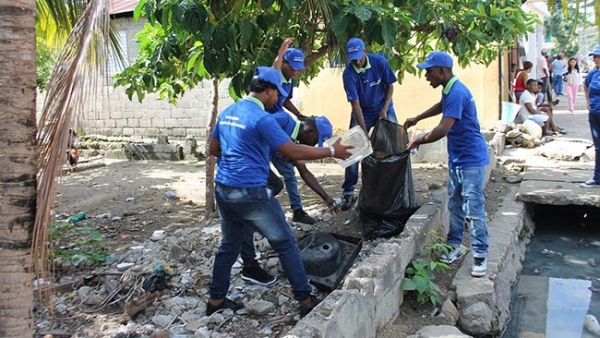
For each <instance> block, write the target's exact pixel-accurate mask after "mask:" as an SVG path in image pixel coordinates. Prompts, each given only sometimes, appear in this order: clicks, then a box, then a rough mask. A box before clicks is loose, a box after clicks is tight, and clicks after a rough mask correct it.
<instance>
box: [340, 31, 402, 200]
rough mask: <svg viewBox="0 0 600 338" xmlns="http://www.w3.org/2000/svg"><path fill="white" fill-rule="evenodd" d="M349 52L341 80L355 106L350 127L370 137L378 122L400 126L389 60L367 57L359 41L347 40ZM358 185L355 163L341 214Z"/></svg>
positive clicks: (349, 173)
mask: <svg viewBox="0 0 600 338" xmlns="http://www.w3.org/2000/svg"><path fill="white" fill-rule="evenodd" d="M346 51H347V53H348V60H349V61H350V62H349V63H348V65H347V66H346V68H345V69H344V73H343V75H342V79H343V82H344V90H345V91H346V98H347V99H348V102H350V106H351V107H352V116H351V118H350V128H352V127H354V126H356V125H359V126H360V127H361V128H362V129H363V130H364V132H365V133H366V134H367V135H369V131H370V130H371V128H373V126H375V123H376V122H377V121H378V120H379V119H386V120H389V121H392V122H394V123H397V122H398V120H397V119H396V113H395V111H394V104H393V102H392V95H393V94H394V83H395V82H396V81H397V80H398V79H397V78H396V75H395V74H394V71H393V70H392V68H391V67H390V65H389V64H388V62H387V60H386V59H385V58H384V57H382V56H381V55H377V54H367V48H366V47H365V43H364V42H363V41H362V40H361V39H359V38H352V39H350V40H348V43H347V44H346ZM357 182H358V163H355V164H353V165H351V166H349V167H348V168H346V172H345V174H344V183H343V184H342V189H343V196H342V204H341V207H340V209H341V210H342V211H346V210H350V209H351V208H352V207H353V206H354V203H355V202H356V198H355V197H354V187H355V186H356V183H357Z"/></svg>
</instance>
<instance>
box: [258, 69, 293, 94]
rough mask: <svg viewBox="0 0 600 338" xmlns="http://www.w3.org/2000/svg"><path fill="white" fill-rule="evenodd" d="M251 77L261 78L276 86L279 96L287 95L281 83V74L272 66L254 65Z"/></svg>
mask: <svg viewBox="0 0 600 338" xmlns="http://www.w3.org/2000/svg"><path fill="white" fill-rule="evenodd" d="M252 79H257V80H263V81H266V82H269V83H270V84H272V85H275V86H276V87H277V90H278V91H279V95H280V96H284V97H287V95H288V92H287V91H286V90H285V89H283V86H282V85H281V74H279V72H278V71H277V70H275V68H273V67H256V70H254V76H253V77H252Z"/></svg>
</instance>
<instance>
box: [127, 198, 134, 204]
mask: <svg viewBox="0 0 600 338" xmlns="http://www.w3.org/2000/svg"><path fill="white" fill-rule="evenodd" d="M125 202H127V203H129V202H135V198H133V197H127V198H126V199H125Z"/></svg>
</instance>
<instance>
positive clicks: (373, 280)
mask: <svg viewBox="0 0 600 338" xmlns="http://www.w3.org/2000/svg"><path fill="white" fill-rule="evenodd" d="M446 203H447V193H446V192H445V191H439V192H437V193H436V194H435V195H434V197H433V199H432V201H431V202H429V203H427V204H426V205H423V206H422V207H421V208H419V209H418V210H417V212H415V214H414V215H413V216H412V217H411V218H410V219H409V220H408V222H407V223H406V225H405V228H404V231H402V233H401V234H400V235H399V237H397V238H391V239H389V240H388V241H386V242H384V243H382V244H380V245H378V246H377V247H376V248H375V249H374V250H373V253H372V254H371V255H370V256H369V257H367V258H366V259H365V260H364V261H362V262H360V263H359V265H358V266H356V267H355V268H353V269H352V271H351V272H350V273H349V274H348V276H347V277H346V279H345V282H344V285H343V287H342V288H341V290H335V291H333V292H332V293H331V294H330V295H329V296H327V298H325V300H323V302H322V303H321V304H319V306H317V307H316V308H315V309H314V310H313V311H312V312H311V313H310V314H309V315H308V316H306V317H305V318H304V319H302V320H301V321H300V322H298V324H296V326H295V327H294V328H293V329H292V330H290V331H289V332H288V333H287V335H286V336H285V337H287V338H309V337H361V338H363V337H364V338H371V337H376V334H377V330H378V329H380V328H382V327H383V326H385V325H386V324H388V323H389V322H391V321H393V320H394V319H395V318H396V317H397V316H398V314H399V311H400V309H399V308H400V305H401V304H402V302H403V294H402V288H401V282H402V278H403V277H404V270H405V269H406V267H407V266H408V264H409V263H410V261H411V260H412V259H413V258H414V257H416V256H418V255H419V254H420V253H421V251H422V250H423V248H424V247H425V246H426V245H427V240H428V238H427V235H428V234H429V233H430V232H431V231H437V232H439V233H445V232H444V231H445V230H444V229H443V226H442V225H443V224H448V214H447V208H446Z"/></svg>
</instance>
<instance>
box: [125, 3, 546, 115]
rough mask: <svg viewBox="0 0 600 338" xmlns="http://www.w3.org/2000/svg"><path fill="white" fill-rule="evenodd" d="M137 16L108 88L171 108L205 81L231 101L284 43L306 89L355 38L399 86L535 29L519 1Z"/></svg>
mask: <svg viewBox="0 0 600 338" xmlns="http://www.w3.org/2000/svg"><path fill="white" fill-rule="evenodd" d="M140 16H144V17H146V18H147V20H148V22H147V24H146V25H145V27H144V28H143V30H142V31H140V32H139V33H138V34H137V36H136V38H137V39H138V41H139V43H140V55H139V57H138V59H137V60H136V61H135V63H134V64H133V65H131V66H130V67H129V68H127V69H125V70H124V71H123V72H122V73H121V74H120V75H118V76H117V82H116V84H117V85H120V86H125V87H126V92H127V94H128V95H129V97H130V99H131V98H132V97H133V95H134V94H135V95H137V97H138V99H139V100H140V101H141V100H142V99H143V98H144V96H145V94H146V93H159V96H160V97H161V98H165V99H169V100H170V101H171V102H172V103H175V102H176V100H177V98H179V97H180V96H181V95H183V93H185V91H186V90H187V89H189V88H191V87H193V86H194V85H196V84H197V83H198V82H199V81H201V80H202V79H206V78H209V77H212V76H216V77H218V78H224V77H230V78H232V81H231V85H230V93H231V94H232V96H234V97H236V96H240V95H241V94H242V93H243V91H244V89H245V88H246V87H247V84H248V83H249V81H250V78H251V72H250V70H251V69H253V68H254V67H255V66H257V65H270V64H272V62H273V59H274V57H275V55H276V52H277V50H278V48H279V45H280V44H281V42H282V41H283V39H284V38H286V37H293V38H295V46H296V47H299V48H302V49H303V50H304V51H305V52H306V53H307V59H306V64H307V66H308V69H307V70H306V71H305V72H304V73H303V80H305V81H306V80H309V79H310V78H311V77H313V76H315V75H316V74H317V73H318V71H319V69H321V68H322V67H323V65H324V62H325V60H324V59H325V58H323V56H326V55H328V56H329V58H330V59H331V60H335V59H338V60H342V61H343V60H344V59H345V53H344V52H343V46H344V44H345V43H346V41H347V40H348V39H349V38H351V37H354V36H359V37H361V38H363V39H364V40H365V43H366V44H367V45H368V46H369V48H370V51H374V52H382V53H384V54H385V55H386V56H387V57H388V58H389V63H390V64H391V66H392V68H393V69H396V70H397V72H398V77H399V79H400V81H401V79H402V77H403V75H404V74H405V72H408V73H412V74H414V73H416V72H417V69H416V67H415V66H416V64H417V63H418V61H420V60H421V59H422V58H423V57H424V56H425V55H426V54H427V53H428V52H430V51H432V50H434V49H437V50H447V51H452V52H453V53H454V54H455V55H456V56H458V60H459V63H460V64H461V65H467V64H469V63H470V62H476V63H484V64H489V63H490V62H492V61H493V60H495V59H496V57H497V55H498V52H499V51H500V50H502V49H503V48H504V47H506V46H509V45H511V44H513V43H514V39H515V38H516V37H517V36H519V35H523V34H524V33H525V32H527V31H531V29H532V28H531V27H532V24H533V23H534V22H535V20H536V19H535V18H534V17H533V16H532V15H530V14H527V13H525V12H524V11H523V10H522V9H521V1H520V0H486V1H483V0H478V1H473V0H437V1H422V0H378V1H365V0H310V1H303V0H229V1H224V0H142V1H140V3H139V5H138V7H137V9H136V11H135V18H139V17H140Z"/></svg>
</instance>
